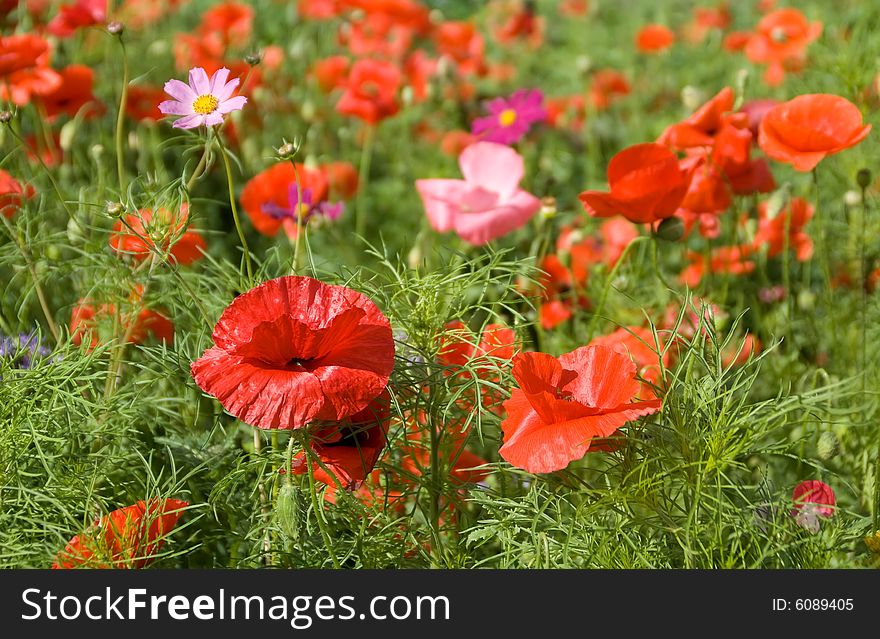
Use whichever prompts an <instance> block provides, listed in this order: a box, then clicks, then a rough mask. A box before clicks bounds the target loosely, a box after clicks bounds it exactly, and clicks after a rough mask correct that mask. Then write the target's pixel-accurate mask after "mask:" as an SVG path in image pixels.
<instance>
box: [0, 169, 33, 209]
mask: <svg viewBox="0 0 880 639" xmlns="http://www.w3.org/2000/svg"><path fill="white" fill-rule="evenodd" d="M36 193H37V192H36V190H35V189H34V187H33V185H31V184H30V183H27V184H26V185H25V186H22V185H21V182H19V181H18V180H16V179H15V178H14V177H12V176H11V175H9V173H7V172H6V171H4V170H3V169H0V214H2V215H3V216H4V217H6V218H12V216H13V215H15V213H16V212H17V211H18V209H20V208H21V205H22V204H24V201H25V200H29V199H31V198H32V197H34V195H36Z"/></svg>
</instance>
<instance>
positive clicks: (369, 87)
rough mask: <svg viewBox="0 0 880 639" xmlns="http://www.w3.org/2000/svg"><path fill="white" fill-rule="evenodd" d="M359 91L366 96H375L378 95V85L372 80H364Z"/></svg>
mask: <svg viewBox="0 0 880 639" xmlns="http://www.w3.org/2000/svg"><path fill="white" fill-rule="evenodd" d="M361 93H363V94H364V95H365V96H367V97H368V98H376V97H378V96H379V85H378V84H376V83H375V82H372V81H367V82H364V83H363V84H362V85H361Z"/></svg>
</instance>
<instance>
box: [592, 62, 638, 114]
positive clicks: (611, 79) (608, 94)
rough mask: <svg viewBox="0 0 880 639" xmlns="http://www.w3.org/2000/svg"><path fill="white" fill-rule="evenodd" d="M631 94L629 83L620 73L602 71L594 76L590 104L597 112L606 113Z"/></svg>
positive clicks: (610, 70)
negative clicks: (615, 102) (606, 110)
mask: <svg viewBox="0 0 880 639" xmlns="http://www.w3.org/2000/svg"><path fill="white" fill-rule="evenodd" d="M629 92H630V86H629V81H628V80H627V79H626V76H624V75H623V74H622V73H621V72H620V71H616V70H615V69H600V70H598V71H596V73H594V74H593V78H592V81H591V84H590V104H592V105H593V108H594V109H596V110H597V111H604V110H605V109H607V108H608V107H609V106H611V103H612V102H614V101H616V100H618V99H619V98H621V97H623V96H625V95H629Z"/></svg>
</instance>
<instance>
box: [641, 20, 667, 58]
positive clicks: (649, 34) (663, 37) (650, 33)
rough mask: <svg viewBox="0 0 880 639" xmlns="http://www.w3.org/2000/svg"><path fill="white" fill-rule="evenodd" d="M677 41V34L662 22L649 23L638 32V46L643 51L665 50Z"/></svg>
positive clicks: (656, 51)
mask: <svg viewBox="0 0 880 639" xmlns="http://www.w3.org/2000/svg"><path fill="white" fill-rule="evenodd" d="M674 42H675V34H674V33H672V30H671V29H670V28H669V27H667V26H664V25H662V24H649V25H646V26H644V27H642V28H641V29H639V32H638V34H636V48H638V50H639V51H641V52H642V53H658V52H660V51H665V50H666V49H668V48H669V47H671V46H672V44H673V43H674Z"/></svg>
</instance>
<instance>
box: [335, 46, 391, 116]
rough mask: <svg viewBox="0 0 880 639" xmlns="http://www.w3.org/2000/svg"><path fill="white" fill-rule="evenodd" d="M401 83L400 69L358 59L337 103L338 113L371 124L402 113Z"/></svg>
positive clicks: (376, 61)
mask: <svg viewBox="0 0 880 639" xmlns="http://www.w3.org/2000/svg"><path fill="white" fill-rule="evenodd" d="M400 84H401V74H400V69H398V68H397V67H396V66H395V65H394V64H392V63H390V62H384V61H381V60H372V59H363V60H358V61H357V62H355V64H354V66H352V68H351V72H350V73H349V75H348V80H347V82H346V85H345V93H343V94H342V97H340V98H339V101H338V102H337V103H336V110H337V111H338V112H339V113H341V114H343V115H351V116H354V117H356V118H360V119H361V120H363V121H365V122H367V123H369V124H378V123H379V122H380V121H382V120H384V119H385V118H388V117H391V116H392V115H394V114H396V113H397V112H398V111H399V110H400V103H399V102H398V100H397V91H398V89H399V88H400Z"/></svg>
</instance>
